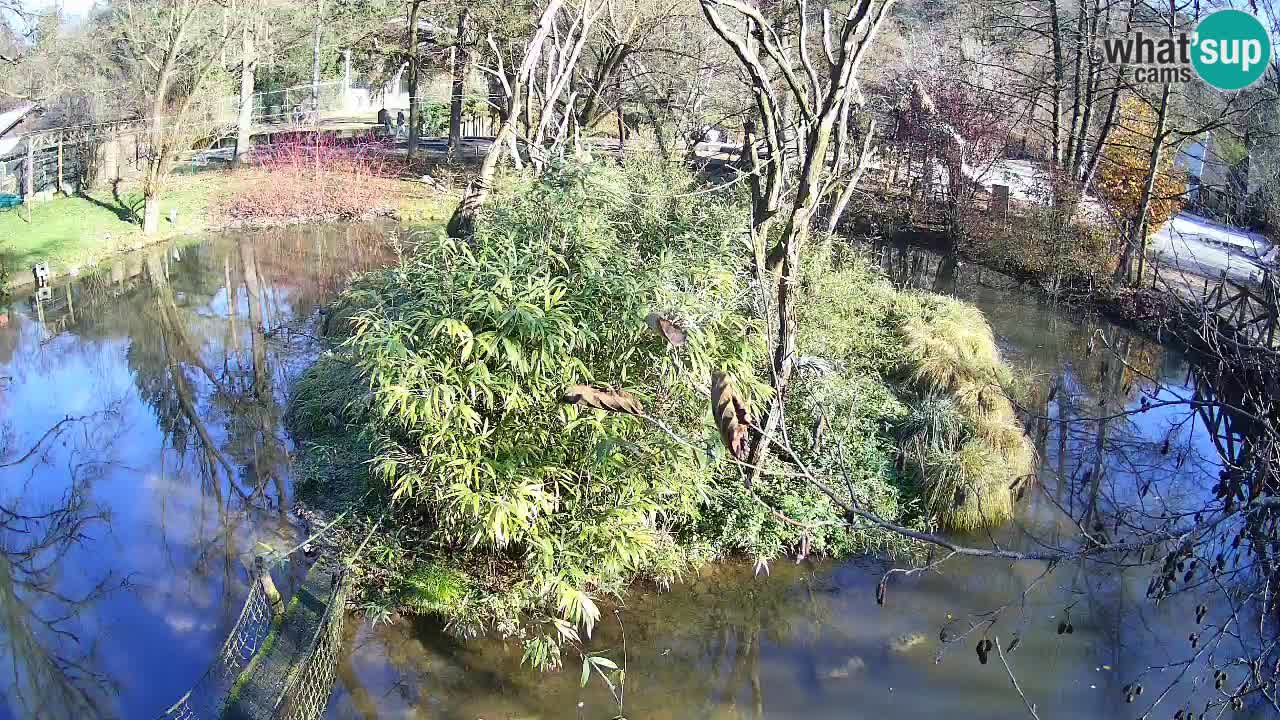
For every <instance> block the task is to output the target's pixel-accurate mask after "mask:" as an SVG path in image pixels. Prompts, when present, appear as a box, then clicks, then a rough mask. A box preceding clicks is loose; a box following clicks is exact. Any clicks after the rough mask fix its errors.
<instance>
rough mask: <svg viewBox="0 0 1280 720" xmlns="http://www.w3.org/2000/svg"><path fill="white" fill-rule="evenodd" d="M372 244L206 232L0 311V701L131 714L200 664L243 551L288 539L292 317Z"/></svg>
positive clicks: (241, 571)
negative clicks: (285, 419) (284, 424)
mask: <svg viewBox="0 0 1280 720" xmlns="http://www.w3.org/2000/svg"><path fill="white" fill-rule="evenodd" d="M386 257H387V254H386V253H385V251H384V250H383V249H382V244H381V233H380V232H378V231H376V230H375V229H373V228H350V229H346V228H343V229H322V228H309V229H301V230H296V229H295V230H288V231H270V232H264V233H257V234H254V235H252V236H248V235H246V236H239V237H236V236H225V237H219V238H216V239H212V240H209V241H206V242H202V243H196V244H186V245H170V246H167V247H162V248H158V249H155V250H152V251H150V252H147V253H143V254H139V255H134V256H128V257H125V258H122V259H121V260H119V261H117V262H112V263H109V264H107V265H106V266H104V267H103V268H101V269H100V270H98V271H96V272H94V273H92V274H90V275H86V276H82V277H78V278H74V279H72V280H71V281H70V282H60V283H55V284H54V286H53V287H52V288H50V291H49V292H48V293H47V294H45V295H43V296H42V295H37V294H35V293H34V292H33V291H31V290H27V291H24V292H20V293H18V294H17V295H16V296H15V297H14V298H13V299H12V301H11V303H10V304H9V306H8V307H7V308H5V309H4V310H3V312H2V313H0V688H2V689H3V698H4V702H3V703H0V718H36V717H39V718H51V719H54V720H58V719H61V718H76V719H81V718H96V717H119V718H152V717H155V716H156V715H158V714H159V713H160V712H161V711H162V710H164V708H165V707H167V706H168V705H169V704H170V703H172V702H174V701H175V700H177V699H178V698H179V697H180V696H181V695H182V694H183V693H184V692H186V690H187V689H188V688H189V687H190V686H191V683H192V682H193V681H194V680H195V679H196V678H197V677H199V676H200V675H201V673H203V672H204V670H205V668H206V667H207V666H208V664H209V663H210V661H211V659H212V657H213V655H214V653H215V651H216V649H217V648H218V647H219V646H220V645H221V643H222V641H223V639H224V638H225V634H226V632H227V630H228V628H229V627H230V626H231V625H232V624H233V623H234V622H235V619H236V617H237V616H238V614H239V612H240V607H241V604H242V603H243V600H244V597H245V595H246V593H247V581H248V575H247V572H246V571H245V568H244V565H243V559H244V558H250V557H252V555H253V553H254V552H255V549H257V550H258V551H260V548H256V545H257V544H258V543H265V544H267V545H282V544H284V543H285V542H288V541H292V540H293V539H294V538H295V536H296V530H295V529H294V526H293V524H292V523H291V522H290V521H289V518H288V516H287V513H286V512H285V510H287V508H288V507H289V505H290V499H289V498H290V483H291V478H290V467H289V452H290V446H289V443H288V441H287V438H286V437H285V434H284V432H283V430H282V428H281V423H280V418H281V415H282V411H283V407H284V400H285V393H286V390H287V386H288V383H289V380H290V378H291V377H292V376H293V375H294V374H295V373H296V372H298V371H299V370H300V369H301V368H302V367H305V364H306V363H307V361H308V359H309V358H310V357H311V356H312V352H313V350H312V348H311V343H310V341H309V339H308V338H307V336H306V335H303V334H299V333H295V332H292V330H293V329H294V328H295V327H300V326H303V325H305V321H306V319H307V318H308V317H310V316H311V314H312V313H313V312H314V310H315V308H316V306H317V304H318V303H320V302H322V301H323V300H325V299H326V298H328V297H329V296H331V295H332V294H333V293H334V292H335V290H336V289H337V288H338V287H339V286H340V284H341V283H342V282H343V281H344V280H345V278H346V277H347V275H348V274H349V273H350V272H351V271H353V270H357V269H360V268H367V267H372V266H376V265H379V264H381V263H383V262H385V260H386ZM291 580H292V579H291V578H287V577H281V578H280V581H281V582H282V583H285V584H286V585H287V584H288V583H289V582H290V581H291Z"/></svg>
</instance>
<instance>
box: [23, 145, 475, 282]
mask: <svg viewBox="0 0 1280 720" xmlns="http://www.w3.org/2000/svg"><path fill="white" fill-rule="evenodd" d="M290 180H296V178H290ZM341 180H342V178H341V177H340V176H335V177H334V182H335V183H337V182H341ZM278 182H279V179H277V178H273V177H272V176H271V173H269V172H265V171H263V170H260V169H241V170H213V171H208V172H202V173H198V174H194V175H179V176H175V177H174V178H172V180H171V181H170V183H169V188H168V190H167V191H166V192H165V193H164V195H163V196H162V197H161V200H160V216H161V221H160V229H159V232H157V233H156V234H155V235H151V236H147V235H144V234H143V233H142V226H141V223H140V220H139V218H140V217H141V214H142V194H141V192H140V190H139V188H138V187H136V186H125V187H122V188H118V189H117V191H116V192H112V190H111V189H98V190H93V191H91V192H88V193H86V194H83V195H69V196H62V195H59V196H56V197H54V198H53V199H52V200H49V201H47V202H41V203H36V204H35V205H33V206H32V208H31V219H30V221H29V222H28V220H27V217H26V211H25V210H24V209H21V208H14V209H12V210H6V211H0V265H2V266H3V268H0V289H3V287H4V286H6V285H8V284H10V283H12V284H14V285H21V284H25V283H27V282H30V280H31V277H30V273H29V268H30V267H31V266H32V265H34V264H36V263H39V262H48V263H49V266H50V270H51V271H52V272H53V273H54V274H55V275H61V274H65V273H68V272H73V271H75V270H76V269H80V268H85V267H88V266H90V265H93V264H95V263H97V262H100V261H102V260H104V259H106V258H108V257H111V256H113V255H116V254H118V253H122V252H129V251H132V250H137V249H139V248H142V247H145V246H146V245H149V244H152V243H159V242H164V241H166V240H169V239H171V238H174V237H178V236H185V235H198V234H201V233H206V232H216V231H220V230H227V229H232V228H240V227H262V226H267V225H282V224H290V223H302V222H313V221H316V220H317V216H316V214H315V212H316V210H317V208H318V207H319V204H317V203H315V202H311V203H309V204H307V205H306V206H302V205H299V206H297V207H294V208H290V209H289V212H282V213H280V214H277V215H275V216H273V217H270V218H265V217H264V218H244V217H241V216H238V215H236V214H235V213H234V212H232V209H233V208H234V207H235V206H236V205H238V204H240V203H241V202H242V201H243V197H244V193H245V192H246V189H253V188H263V187H269V186H271V185H272V184H278ZM378 191H379V202H378V203H376V204H366V205H364V206H363V207H364V208H365V210H366V212H365V213H355V214H349V215H348V216H343V217H341V218H331V219H335V220H337V219H340V220H344V221H354V220H359V219H361V218H362V217H365V216H368V215H374V214H376V215H384V216H391V217H394V218H396V219H398V220H400V221H401V222H404V223H409V224H432V223H438V222H442V221H444V220H447V219H448V213H449V212H450V211H451V210H452V206H453V203H454V202H455V200H454V197H453V195H452V194H451V192H450V191H449V190H448V189H447V188H442V187H440V186H432V185H426V184H424V183H421V182H418V181H416V180H408V179H399V178H388V179H384V180H382V181H380V184H379V186H378ZM171 211H172V212H173V213H174V215H173V218H174V219H173V221H171V220H170V212H171ZM321 219H325V218H321ZM6 277H7V278H8V279H7V281H6Z"/></svg>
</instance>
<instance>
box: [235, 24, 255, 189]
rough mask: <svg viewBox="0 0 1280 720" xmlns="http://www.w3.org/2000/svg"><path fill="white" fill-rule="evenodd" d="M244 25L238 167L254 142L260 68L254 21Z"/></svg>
mask: <svg viewBox="0 0 1280 720" xmlns="http://www.w3.org/2000/svg"><path fill="white" fill-rule="evenodd" d="M244 23H245V26H244V34H243V41H242V47H241V53H240V56H241V58H240V115H239V117H237V118H236V155H235V164H236V165H240V164H243V163H244V162H245V158H246V157H247V156H248V154H249V148H250V146H251V145H252V141H253V140H252V138H253V135H252V126H253V73H254V70H255V69H256V68H257V66H258V58H257V53H256V52H255V50H254V47H253V30H252V28H253V21H252V20H250V19H248V18H245V19H244Z"/></svg>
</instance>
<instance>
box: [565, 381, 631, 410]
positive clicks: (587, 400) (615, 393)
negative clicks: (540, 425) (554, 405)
mask: <svg viewBox="0 0 1280 720" xmlns="http://www.w3.org/2000/svg"><path fill="white" fill-rule="evenodd" d="M560 401H561V402H565V403H572V404H581V405H586V406H587V407H593V408H596V409H598V410H608V411H609V412H620V413H627V414H628V415H641V414H643V413H644V406H642V405H641V404H640V401H639V400H637V399H636V398H635V396H634V395H632V394H631V393H628V392H625V391H623V390H598V389H596V388H593V387H591V386H589V385H570V386H569V387H567V388H565V391H564V395H563V396H562V397H561V398H560Z"/></svg>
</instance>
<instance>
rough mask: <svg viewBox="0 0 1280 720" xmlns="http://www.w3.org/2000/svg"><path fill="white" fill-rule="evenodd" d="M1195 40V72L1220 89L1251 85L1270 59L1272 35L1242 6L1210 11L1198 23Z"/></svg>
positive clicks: (1238, 88) (1192, 53) (1193, 41)
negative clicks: (1238, 8)
mask: <svg viewBox="0 0 1280 720" xmlns="http://www.w3.org/2000/svg"><path fill="white" fill-rule="evenodd" d="M1192 44H1193V46H1194V49H1193V50H1192V52H1191V64H1192V65H1193V66H1194V67H1195V69H1196V73H1197V74H1198V75H1199V76H1200V79H1201V80H1204V81H1205V82H1207V83H1209V84H1210V85H1212V86H1214V87H1216V88H1218V89H1219V90H1240V89H1242V88H1246V87H1249V86H1250V85H1252V84H1253V83H1255V82H1257V80H1258V78H1260V77H1262V74H1263V73H1264V72H1266V71H1267V64H1268V63H1270V62H1271V36H1270V35H1268V34H1267V29H1266V27H1264V26H1263V25H1262V22H1261V21H1260V20H1258V18H1256V17H1254V16H1253V15H1250V14H1249V13H1247V12H1244V11H1243V10H1219V11H1217V12H1213V13H1210V14H1209V15H1207V16H1206V17H1205V18H1204V19H1203V20H1201V21H1200V24H1199V25H1197V26H1196V33H1195V37H1194V39H1193V40H1192Z"/></svg>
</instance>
